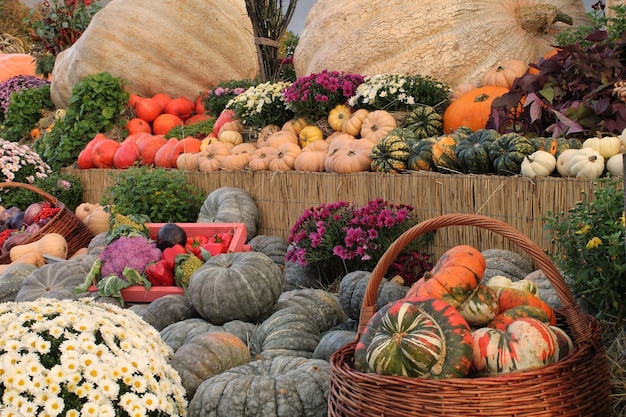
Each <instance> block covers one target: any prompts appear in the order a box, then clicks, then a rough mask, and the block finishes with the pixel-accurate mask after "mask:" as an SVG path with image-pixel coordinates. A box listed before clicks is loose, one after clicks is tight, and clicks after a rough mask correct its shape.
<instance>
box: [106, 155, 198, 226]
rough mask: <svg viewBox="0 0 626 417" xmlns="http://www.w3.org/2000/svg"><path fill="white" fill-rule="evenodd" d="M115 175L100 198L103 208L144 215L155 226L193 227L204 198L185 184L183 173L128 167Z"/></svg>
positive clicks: (144, 167)
mask: <svg viewBox="0 0 626 417" xmlns="http://www.w3.org/2000/svg"><path fill="white" fill-rule="evenodd" d="M113 175H115V181H114V182H113V185H111V186H109V187H107V188H106V189H105V190H104V192H103V195H102V201H101V204H102V205H109V204H110V205H113V206H115V209H116V212H118V213H120V214H125V215H131V214H136V215H144V216H147V217H148V218H149V219H150V221H151V222H154V223H167V222H174V223H176V222H178V223H193V222H195V221H196V220H197V219H198V214H199V213H200V207H201V206H202V203H203V201H204V198H205V196H204V194H203V193H202V192H201V191H200V190H199V189H198V188H197V187H195V186H193V185H192V184H189V183H187V180H186V177H185V175H184V174H183V172H182V171H178V170H167V169H165V168H159V167H156V168H153V167H147V166H142V167H131V168H129V169H127V170H124V171H121V172H119V173H117V174H113Z"/></svg>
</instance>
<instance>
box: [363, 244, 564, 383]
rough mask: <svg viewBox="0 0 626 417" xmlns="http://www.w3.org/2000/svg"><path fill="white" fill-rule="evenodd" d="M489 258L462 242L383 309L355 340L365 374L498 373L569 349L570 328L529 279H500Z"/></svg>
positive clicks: (557, 356) (552, 357) (547, 361)
mask: <svg viewBox="0 0 626 417" xmlns="http://www.w3.org/2000/svg"><path fill="white" fill-rule="evenodd" d="M485 269H486V262H485V258H484V257H483V255H482V254H481V252H479V251H478V250H476V249H475V248H473V247H470V246H467V245H460V246H455V247H453V248H452V249H450V250H448V251H447V252H446V253H445V254H444V255H442V257H441V258H440V259H439V260H438V262H437V264H436V265H435V266H434V268H433V269H432V271H430V272H428V273H427V274H426V275H425V276H424V277H423V278H422V279H420V280H419V281H418V282H416V283H415V284H414V285H413V286H412V287H411V288H410V289H409V291H408V292H407V294H406V296H405V297H404V298H401V299H398V300H396V301H393V302H390V303H389V304H387V305H385V306H384V307H382V308H380V309H379V310H378V311H377V312H376V313H375V314H374V315H373V316H372V317H371V319H370V320H369V321H368V323H367V326H366V328H365V330H364V332H363V334H362V335H361V336H360V339H359V341H358V343H357V345H356V349H355V353H354V357H355V363H354V366H355V368H356V369H357V370H359V371H361V372H375V373H378V374H382V375H395V376H406V377H428V378H453V377H467V376H486V375H498V374H502V373H508V372H513V371H521V370H529V369H534V368H539V367H542V366H545V365H548V364H550V363H555V362H557V361H559V360H561V359H563V358H564V357H565V356H567V355H568V354H570V353H571V352H572V351H573V349H574V347H573V343H572V341H571V339H570V337H569V336H568V335H567V333H566V332H565V331H564V330H563V329H561V328H559V327H557V326H556V315H555V313H554V311H553V310H552V308H551V307H550V306H548V305H547V304H546V303H545V302H544V301H542V300H541V298H539V297H538V296H537V295H536V286H535V285H534V284H533V283H532V282H531V281H527V280H520V281H516V282H515V283H512V281H511V280H510V279H508V278H505V277H503V276H494V277H492V278H491V279H489V280H488V281H487V282H485V283H483V282H482V281H483V274H484V273H485Z"/></svg>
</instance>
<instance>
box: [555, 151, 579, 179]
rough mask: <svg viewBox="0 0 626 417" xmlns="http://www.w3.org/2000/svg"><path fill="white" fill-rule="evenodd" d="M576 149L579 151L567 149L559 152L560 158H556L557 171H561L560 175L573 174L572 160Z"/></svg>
mask: <svg viewBox="0 0 626 417" xmlns="http://www.w3.org/2000/svg"><path fill="white" fill-rule="evenodd" d="M576 151H578V149H566V150H564V151H563V152H561V153H560V154H559V156H558V158H557V159H556V171H557V172H558V173H559V175H560V176H562V177H569V176H570V175H571V173H570V166H571V162H572V156H574V154H576Z"/></svg>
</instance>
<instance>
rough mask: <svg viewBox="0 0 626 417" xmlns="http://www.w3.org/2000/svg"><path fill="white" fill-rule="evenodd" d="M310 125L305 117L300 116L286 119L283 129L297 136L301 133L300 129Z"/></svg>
mask: <svg viewBox="0 0 626 417" xmlns="http://www.w3.org/2000/svg"><path fill="white" fill-rule="evenodd" d="M308 125H309V124H308V123H307V121H306V119H305V118H304V117H299V118H297V119H293V120H288V121H286V122H285V123H284V124H283V127H282V130H286V131H287V132H291V133H294V134H295V135H296V136H298V135H299V134H300V131H301V130H302V129H304V127H305V126H308Z"/></svg>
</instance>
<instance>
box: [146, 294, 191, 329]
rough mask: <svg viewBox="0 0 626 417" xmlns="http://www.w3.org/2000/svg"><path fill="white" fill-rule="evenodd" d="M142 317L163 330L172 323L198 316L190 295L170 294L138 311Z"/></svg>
mask: <svg viewBox="0 0 626 417" xmlns="http://www.w3.org/2000/svg"><path fill="white" fill-rule="evenodd" d="M138 314H139V315H140V316H141V318H142V319H144V320H145V321H146V322H148V324H151V325H152V326H153V327H154V328H155V329H157V330H159V331H161V330H163V329H164V328H165V327H167V326H169V325H170V324H172V323H176V322H178V321H181V320H185V319H189V318H192V317H198V312H197V311H196V310H195V309H194V308H193V304H192V303H191V300H190V299H189V297H186V296H184V295H180V294H168V295H165V296H163V297H159V298H157V299H156V300H154V301H152V302H151V303H149V304H148V305H146V307H145V308H143V309H142V310H141V311H140V312H139V313H138Z"/></svg>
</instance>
